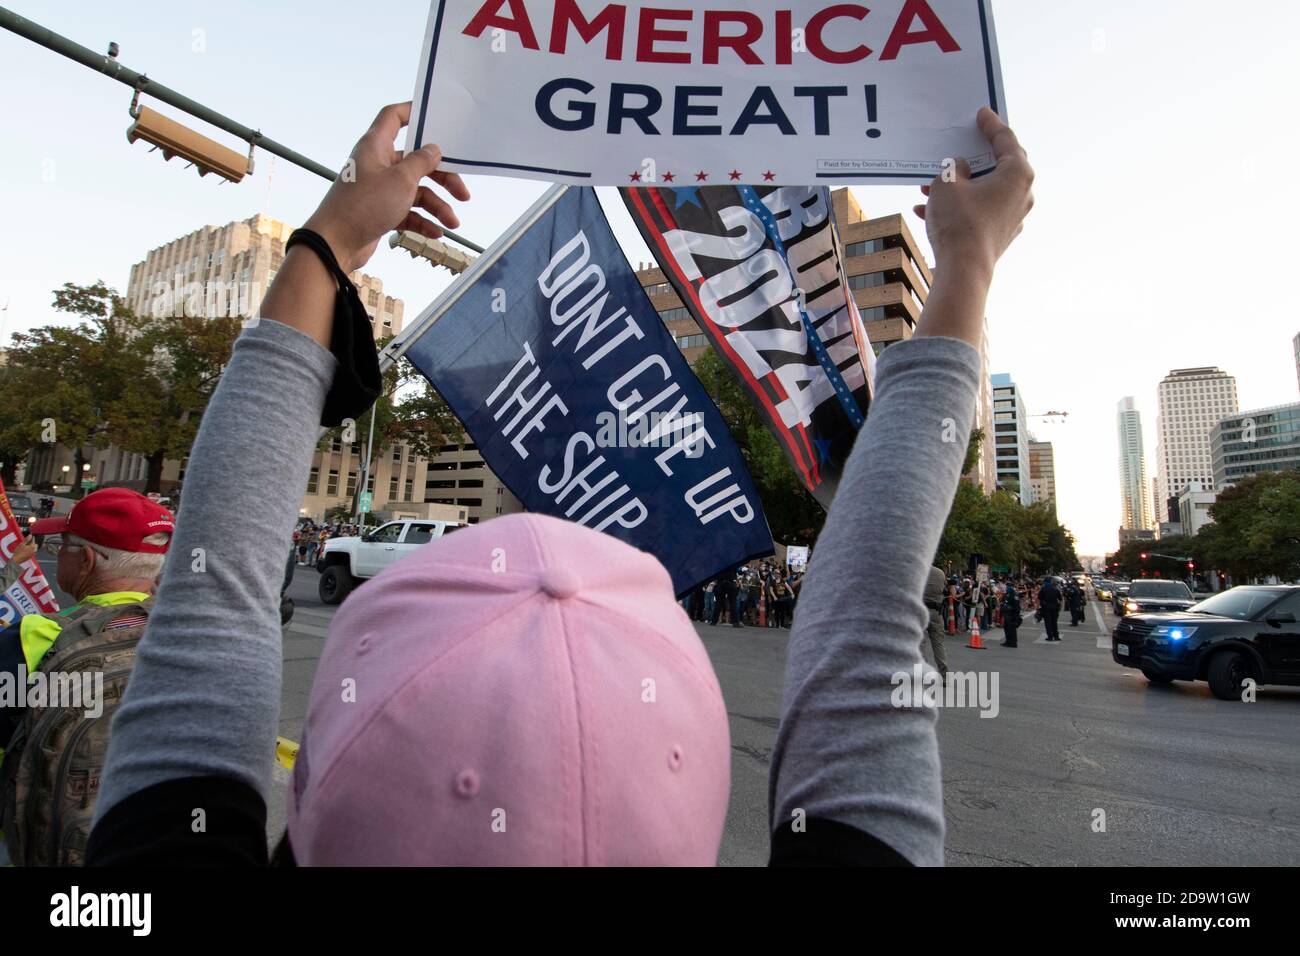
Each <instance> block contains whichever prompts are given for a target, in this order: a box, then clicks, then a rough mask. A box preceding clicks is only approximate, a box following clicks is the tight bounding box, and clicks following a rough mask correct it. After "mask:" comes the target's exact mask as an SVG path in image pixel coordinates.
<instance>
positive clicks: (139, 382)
mask: <svg viewBox="0 0 1300 956" xmlns="http://www.w3.org/2000/svg"><path fill="white" fill-rule="evenodd" d="M239 324H240V323H239V319H237V318H232V317H227V316H218V317H216V318H206V317H203V316H193V315H180V316H174V317H165V318H137V317H136V316H133V315H128V316H126V318H125V325H126V327H127V329H129V331H130V338H129V342H128V344H127V346H126V347H125V348H124V349H123V351H122V354H121V355H120V356H119V357H118V359H117V364H118V365H119V367H120V371H121V378H122V380H123V382H124V383H125V384H124V385H123V387H122V389H121V391H120V392H119V393H118V394H117V395H116V396H115V397H114V398H113V399H111V400H110V401H109V402H108V404H107V408H106V409H105V418H106V422H105V434H106V435H107V436H108V439H109V441H110V442H111V443H112V444H114V445H117V446H119V447H120V448H121V449H122V450H123V451H127V452H131V453H133V454H138V455H143V456H144V458H145V460H146V462H147V463H148V468H147V470H146V474H145V491H161V490H162V489H161V482H162V471H163V464H164V462H165V461H166V460H167V459H169V458H170V459H179V458H184V457H185V456H186V455H188V454H189V452H190V447H191V446H192V445H193V444H194V438H195V436H196V435H197V434H198V428H199V421H200V419H201V418H202V417H203V412H204V410H205V409H206V408H207V406H208V401H209V400H210V399H211V398H212V395H213V393H214V392H215V391H216V388H217V383H218V381H220V379H221V373H222V371H224V369H225V366H226V363H227V362H229V361H230V351H231V349H232V348H233V346H234V343H235V338H236V337H237V336H238V335H239Z"/></svg>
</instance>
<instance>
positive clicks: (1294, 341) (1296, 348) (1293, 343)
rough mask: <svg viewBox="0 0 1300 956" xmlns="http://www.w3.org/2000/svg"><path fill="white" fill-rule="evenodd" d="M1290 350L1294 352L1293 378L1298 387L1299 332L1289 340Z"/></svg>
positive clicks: (1299, 377) (1299, 378)
mask: <svg viewBox="0 0 1300 956" xmlns="http://www.w3.org/2000/svg"><path fill="white" fill-rule="evenodd" d="M1291 348H1292V349H1293V350H1294V351H1295V377H1296V383H1297V384H1298V385H1300V332H1297V333H1296V336H1295V338H1294V339H1292V340H1291Z"/></svg>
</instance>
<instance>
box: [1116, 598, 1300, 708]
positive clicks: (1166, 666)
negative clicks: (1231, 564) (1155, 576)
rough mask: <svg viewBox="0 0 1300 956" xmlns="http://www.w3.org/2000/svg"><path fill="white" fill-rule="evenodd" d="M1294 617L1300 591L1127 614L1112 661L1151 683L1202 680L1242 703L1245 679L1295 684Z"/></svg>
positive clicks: (1297, 643)
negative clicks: (1133, 669)
mask: <svg viewBox="0 0 1300 956" xmlns="http://www.w3.org/2000/svg"><path fill="white" fill-rule="evenodd" d="M1139 583H1140V582H1139ZM1298 619H1300V585H1294V584H1292V585H1276V586H1267V587H1266V586H1254V585H1248V586H1242V587H1236V588H1232V589H1230V590H1228V591H1224V592H1223V593H1221V594H1216V595H1215V596H1214V597H1212V598H1208V599H1207V600H1204V601H1201V602H1199V603H1198V604H1194V605H1192V607H1191V608H1189V609H1188V610H1187V611H1184V612H1179V613H1165V614H1144V613H1136V614H1130V615H1128V616H1126V617H1125V618H1124V619H1123V620H1121V621H1120V622H1119V623H1118V624H1117V625H1116V626H1115V630H1114V631H1113V632H1112V634H1111V658H1112V659H1113V660H1114V661H1115V662H1116V663H1117V664H1122V665H1123V666H1125V667H1136V668H1138V669H1140V670H1141V671H1142V673H1143V674H1144V675H1145V676H1146V678H1147V680H1148V681H1150V682H1151V683H1152V684H1168V683H1170V682H1171V681H1175V680H1187V681H1197V680H1203V681H1207V682H1208V683H1209V685H1210V691H1211V693H1213V694H1214V696H1215V697H1218V698H1220V699H1221V700H1241V699H1242V691H1243V689H1244V687H1245V686H1246V681H1248V680H1250V681H1254V683H1255V684H1257V685H1258V684H1290V685H1300V624H1298V623H1297V620H1298Z"/></svg>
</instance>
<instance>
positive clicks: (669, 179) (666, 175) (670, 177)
mask: <svg viewBox="0 0 1300 956" xmlns="http://www.w3.org/2000/svg"><path fill="white" fill-rule="evenodd" d="M675 178H676V177H674V176H673V174H672V173H664V182H666V183H671V182H672V181H673V180H674V179H675Z"/></svg>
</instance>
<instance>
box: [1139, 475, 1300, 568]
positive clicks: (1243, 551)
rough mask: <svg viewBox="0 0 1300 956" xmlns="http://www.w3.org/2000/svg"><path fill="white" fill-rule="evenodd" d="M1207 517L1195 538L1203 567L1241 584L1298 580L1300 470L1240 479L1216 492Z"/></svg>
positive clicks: (1299, 559) (1299, 564)
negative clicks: (1208, 521) (1257, 580)
mask: <svg viewBox="0 0 1300 956" xmlns="http://www.w3.org/2000/svg"><path fill="white" fill-rule="evenodd" d="M1210 517H1211V518H1213V519H1214V523H1213V524H1210V525H1206V526H1205V527H1204V528H1202V529H1201V532H1200V534H1198V535H1197V539H1196V550H1197V551H1199V553H1200V557H1199V558H1198V560H1199V561H1201V562H1203V564H1204V565H1205V566H1206V567H1214V568H1217V569H1218V570H1221V571H1227V572H1229V573H1230V574H1232V575H1233V577H1235V578H1241V579H1242V580H1249V579H1251V578H1256V577H1269V576H1273V575H1276V576H1277V577H1279V578H1281V579H1282V580H1284V581H1292V580H1295V579H1296V578H1300V471H1294V470H1292V471H1279V472H1263V473H1261V474H1258V475H1253V476H1251V477H1249V478H1243V479H1242V480H1241V481H1240V482H1238V483H1237V484H1235V485H1232V486H1230V487H1228V488H1225V489H1224V490H1223V491H1221V492H1220V493H1219V496H1218V498H1217V499H1215V502H1214V504H1213V505H1211V506H1210ZM1162 550H1163V549H1162Z"/></svg>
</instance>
